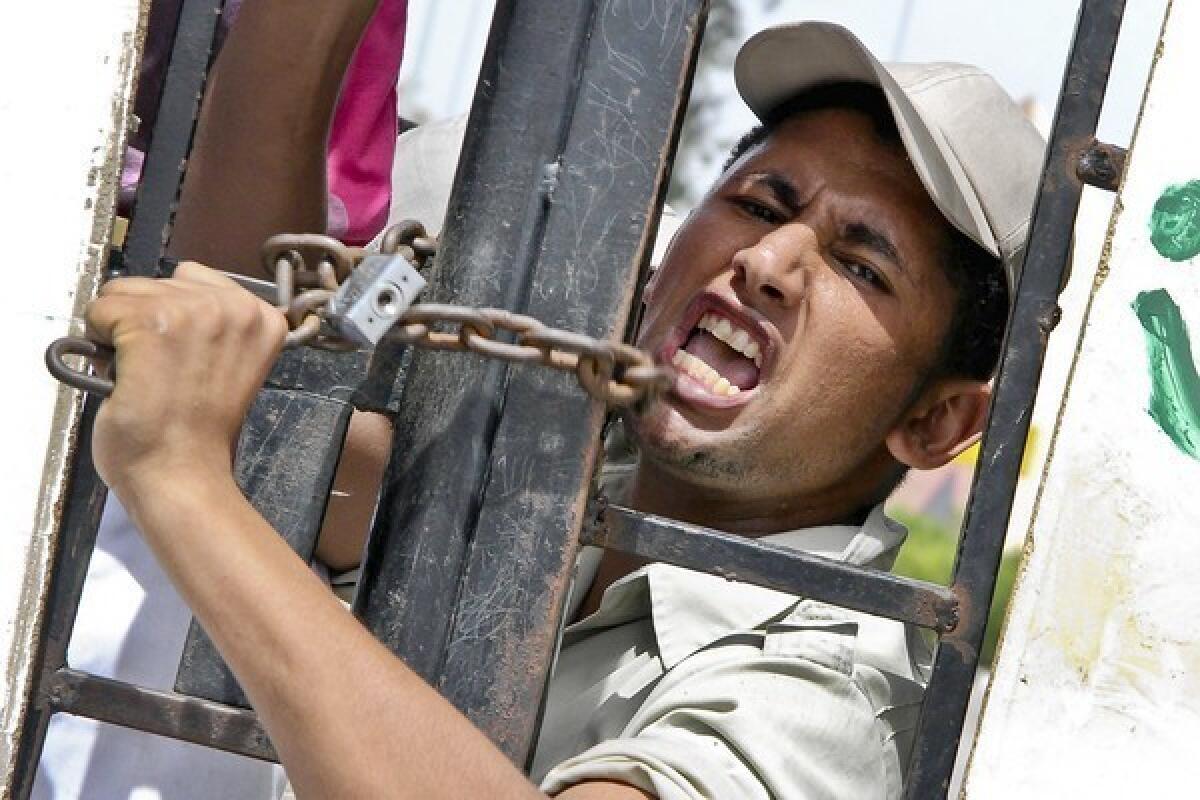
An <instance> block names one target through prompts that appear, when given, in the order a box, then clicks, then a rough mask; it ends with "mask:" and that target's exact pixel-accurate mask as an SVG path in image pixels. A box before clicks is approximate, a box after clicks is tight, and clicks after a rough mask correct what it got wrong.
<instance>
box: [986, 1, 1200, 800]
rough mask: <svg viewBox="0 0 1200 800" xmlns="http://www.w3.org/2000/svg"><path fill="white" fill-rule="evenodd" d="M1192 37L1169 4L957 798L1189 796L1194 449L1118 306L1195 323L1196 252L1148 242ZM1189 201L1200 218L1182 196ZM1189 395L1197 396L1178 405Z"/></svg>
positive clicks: (1190, 163)
mask: <svg viewBox="0 0 1200 800" xmlns="http://www.w3.org/2000/svg"><path fill="white" fill-rule="evenodd" d="M1130 6H1131V9H1132V10H1136V7H1137V6H1136V3H1131V4H1130ZM1198 36H1200V5H1197V4H1195V3H1191V2H1175V3H1174V4H1173V6H1172V8H1171V11H1170V16H1169V19H1168V23H1167V28H1166V33H1165V36H1164V39H1163V42H1162V56H1161V59H1160V60H1159V62H1158V65H1157V68H1156V71H1155V73H1154V77H1153V81H1152V83H1151V86H1150V90H1149V94H1148V97H1147V100H1146V105H1145V109H1144V114H1143V118H1142V121H1141V125H1140V127H1139V129H1138V132H1137V135H1136V139H1135V141H1134V146H1133V150H1132V154H1131V162H1130V168H1129V171H1128V173H1127V179H1126V183H1125V186H1124V188H1123V190H1122V193H1121V197H1120V200H1119V208H1120V209H1121V210H1120V213H1119V216H1118V217H1117V219H1116V222H1115V225H1114V228H1113V230H1112V232H1111V254H1110V256H1109V258H1108V259H1107V261H1104V262H1102V263H1101V268H1100V271H1099V272H1098V273H1097V280H1096V282H1095V285H1094V287H1093V289H1092V292H1091V306H1090V311H1089V314H1088V316H1087V318H1086V321H1085V325H1084V329H1083V335H1082V343H1081V348H1080V349H1079V351H1078V355H1077V357H1076V362H1075V373H1074V376H1073V379H1072V382H1071V385H1070V389H1069V394H1068V396H1067V399H1066V401H1065V403H1064V405H1063V409H1062V414H1061V417H1060V423H1059V430H1058V431H1057V434H1056V436H1055V440H1054V442H1053V445H1052V455H1051V457H1050V460H1049V462H1048V465H1047V471H1046V474H1045V476H1044V479H1043V487H1042V488H1043V491H1042V497H1041V502H1040V504H1039V505H1038V507H1037V508H1036V513H1035V517H1034V522H1033V525H1032V529H1031V532H1030V538H1029V540H1028V542H1027V558H1026V563H1025V566H1024V572H1023V574H1022V576H1021V578H1020V581H1019V584H1018V588H1017V591H1016V593H1015V595H1014V598H1013V602H1012V606H1011V608H1010V612H1009V620H1008V623H1007V628H1006V631H1005V637H1004V641H1003V644H1002V646H1001V649H1000V654H999V657H998V661H997V666H996V671H995V675H994V678H993V684H992V689H991V692H990V695H989V698H988V700H987V705H986V707H985V711H984V716H983V722H982V727H981V732H980V735H979V738H978V739H977V742H976V747H975V752H974V755H973V759H972V764H971V767H970V769H969V771H968V776H967V782H966V793H965V796H966V797H968V798H970V800H988V799H989V798H1011V797H1031V798H1040V797H1087V798H1089V799H1090V798H1097V799H1099V798H1109V797H1112V798H1125V797H1131V796H1136V797H1141V796H1150V795H1158V796H1169V797H1174V796H1191V795H1192V794H1194V793H1195V789H1194V786H1195V781H1194V777H1193V774H1194V766H1195V764H1194V760H1195V759H1194V755H1195V752H1196V746H1197V742H1200V581H1197V580H1196V575H1197V571H1198V570H1200V505H1198V504H1197V503H1196V502H1195V498H1196V496H1197V491H1198V489H1200V461H1198V460H1197V458H1196V457H1194V456H1192V455H1189V454H1188V453H1186V452H1184V450H1183V449H1181V448H1180V447H1179V446H1177V445H1176V443H1175V442H1174V441H1172V439H1171V438H1169V437H1168V435H1167V434H1166V432H1165V428H1164V426H1162V425H1160V424H1159V423H1158V422H1156V420H1155V419H1154V418H1152V417H1151V416H1150V414H1149V413H1148V411H1147V408H1148V400H1149V398H1150V394H1151V386H1152V382H1151V378H1150V375H1151V369H1152V364H1151V362H1150V359H1149V358H1148V351H1147V345H1146V335H1145V331H1144V328H1143V325H1142V323H1141V322H1140V321H1139V318H1138V316H1137V315H1136V314H1135V312H1134V310H1133V304H1134V302H1135V300H1136V299H1137V297H1138V295H1139V293H1141V292H1144V291H1152V290H1157V289H1165V290H1166V291H1168V292H1169V293H1170V296H1171V297H1172V298H1173V300H1174V302H1175V303H1177V304H1178V306H1179V307H1180V309H1181V311H1182V316H1183V318H1184V320H1185V321H1186V323H1187V325H1188V329H1189V330H1190V332H1191V334H1192V336H1193V337H1194V336H1196V334H1197V332H1200V272H1197V270H1200V259H1198V258H1196V257H1192V258H1190V259H1187V260H1182V261H1173V260H1170V259H1168V258H1166V257H1164V256H1163V255H1162V254H1161V253H1160V252H1159V251H1158V249H1156V247H1155V246H1154V245H1153V243H1152V241H1151V239H1150V224H1151V216H1152V210H1153V208H1154V206H1155V203H1156V202H1157V201H1158V200H1159V198H1160V196H1161V195H1162V193H1163V192H1164V190H1165V189H1166V188H1167V187H1168V186H1171V185H1176V184H1184V183H1187V182H1188V181H1192V180H1196V179H1200V151H1197V149H1196V147H1195V143H1194V141H1193V137H1194V135H1195V133H1194V131H1195V128H1196V124H1197V123H1198V122H1200V115H1198V114H1197V112H1196V106H1195V99H1194V94H1195V91H1194V85H1193V82H1194V76H1195V75H1197V74H1200V52H1197V50H1196V49H1195V47H1194V46H1193V43H1194V41H1195V40H1196V37H1198ZM1195 214H1196V216H1194V217H1193V220H1192V221H1193V222H1195V223H1200V207H1197V208H1196V209H1195ZM1198 353H1200V350H1197V351H1195V352H1193V354H1192V355H1193V356H1195V355H1197V354H1198ZM1185 360H1186V359H1185ZM1160 366H1161V365H1160ZM1176 366H1177V367H1179V366H1180V365H1179V364H1177V365H1176ZM1184 371H1186V370H1181V369H1177V371H1176V373H1175V374H1176V376H1177V377H1178V376H1180V375H1182V374H1183V372H1184ZM1183 382H1185V383H1186V381H1183ZM1192 402H1195V403H1200V396H1198V397H1188V398H1187V399H1186V400H1185V402H1184V405H1188V404H1190V403H1192Z"/></svg>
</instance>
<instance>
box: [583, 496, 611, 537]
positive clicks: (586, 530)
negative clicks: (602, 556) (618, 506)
mask: <svg viewBox="0 0 1200 800" xmlns="http://www.w3.org/2000/svg"><path fill="white" fill-rule="evenodd" d="M608 504H609V501H608V497H607V496H606V495H605V494H604V492H603V490H600V489H597V490H596V491H594V492H592V496H591V497H589V498H588V502H587V510H586V511H585V512H584V517H583V519H584V522H583V526H582V527H581V529H580V531H579V541H580V543H581V544H585V545H589V546H591V547H603V548H607V547H608V544H607V542H608V537H609V534H610V533H611V532H610V531H609V528H608V515H607V511H608Z"/></svg>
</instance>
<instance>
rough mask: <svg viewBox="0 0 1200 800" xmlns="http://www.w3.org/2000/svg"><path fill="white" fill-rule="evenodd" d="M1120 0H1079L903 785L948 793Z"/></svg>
mask: <svg viewBox="0 0 1200 800" xmlns="http://www.w3.org/2000/svg"><path fill="white" fill-rule="evenodd" d="M1124 10H1125V3H1124V0H1084V2H1083V5H1082V7H1081V8H1080V12H1079V19H1078V21H1077V23H1076V28H1075V38H1074V42H1073V43H1072V45H1071V54H1070V56H1069V58H1068V61H1067V67H1066V71H1065V73H1064V75H1063V83H1062V91H1061V93H1060V95H1059V101H1058V111H1057V113H1056V115H1055V119H1054V128H1053V130H1052V131H1051V134H1050V143H1049V147H1048V149H1047V153H1046V162H1045V166H1044V168H1043V171H1042V182H1041V189H1040V191H1039V193H1038V198H1037V204H1036V206H1035V207H1034V215H1033V222H1032V224H1031V227H1030V233H1029V244H1028V248H1027V250H1026V256H1025V263H1024V267H1023V269H1022V270H1021V278H1020V282H1019V283H1018V285H1017V291H1016V296H1015V297H1014V300H1013V309H1012V314H1011V317H1010V320H1011V321H1010V324H1009V330H1008V337H1007V339H1006V341H1005V347H1004V356H1003V358H1002V360H1001V363H1000V371H999V374H998V375H997V377H996V391H995V396H994V399H993V401H992V408H991V414H990V416H989V418H988V425H987V430H986V432H985V434H984V437H983V447H982V452H981V454H980V457H979V466H978V467H977V468H976V471H975V480H974V483H973V484H972V487H971V498H970V502H969V504H968V507H967V514H966V519H965V521H964V523H963V532H962V536H961V539H960V541H959V550H958V558H957V561H956V563H955V565H954V578H953V582H952V584H951V588H952V589H953V591H954V593H955V594H956V595H958V596H959V597H960V598H961V604H962V607H961V622H960V623H959V626H958V627H957V628H956V629H955V630H954V631H953V632H951V633H949V634H947V635H945V636H943V637H942V639H941V642H940V644H939V646H938V650H937V656H936V659H935V662H934V671H933V675H932V678H931V679H930V682H929V687H928V689H927V690H926V692H925V702H924V704H923V705H922V707H921V719H920V722H919V724H918V729H917V735H916V740H915V744H914V746H913V758H912V762H911V767H910V771H909V778H908V786H907V788H906V794H905V796H906V797H908V798H911V800H927V798H938V797H944V796H945V795H946V792H947V789H948V786H949V782H950V775H951V772H952V770H953V769H954V760H955V756H956V753H957V750H958V748H957V746H956V745H957V742H958V739H959V737H960V735H961V733H962V726H963V719H964V716H965V714H966V709H967V701H968V699H969V697H970V693H971V686H972V684H973V681H974V678H975V669H976V666H977V665H978V662H979V648H980V646H981V645H982V643H983V632H984V628H985V627H986V625H987V617H988V609H989V608H990V606H991V601H992V593H993V591H994V590H995V587H996V573H997V571H998V570H999V567H1000V557H1001V555H1002V554H1003V550H1004V537H1005V534H1006V532H1007V530H1008V520H1009V515H1010V513H1011V511H1012V500H1013V494H1014V493H1015V491H1016V488H1017V478H1018V476H1019V475H1020V470H1021V458H1022V455H1023V453H1024V443H1025V441H1026V436H1027V434H1028V431H1029V422H1030V415H1031V413H1032V410H1033V401H1034V398H1035V397H1036V396H1037V389H1038V379H1039V378H1040V376H1041V371H1042V359H1043V358H1044V357H1045V352H1046V342H1047V339H1048V337H1049V333H1050V330H1051V329H1052V328H1053V323H1054V322H1055V321H1056V320H1057V309H1058V292H1059V289H1060V287H1061V286H1062V281H1063V277H1064V275H1065V274H1066V270H1067V268H1068V260H1069V258H1070V252H1071V239H1072V231H1073V230H1074V227H1075V214H1076V212H1077V211H1078V209H1079V198H1080V195H1081V194H1082V191H1083V182H1082V179H1081V177H1080V176H1079V174H1078V172H1077V170H1078V169H1079V160H1078V155H1079V153H1082V152H1087V151H1088V150H1089V149H1091V148H1092V144H1093V142H1094V141H1095V140H1094V136H1095V131H1096V123H1097V121H1098V120H1099V117H1100V107H1101V105H1102V103H1103V101H1104V91H1105V87H1106V86H1107V84H1108V74H1109V69H1110V67H1111V65H1112V57H1113V52H1114V50H1115V48H1116V44H1117V36H1118V34H1119V32H1120V30H1121V19H1122V17H1123V15H1124Z"/></svg>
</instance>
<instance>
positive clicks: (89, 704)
mask: <svg viewBox="0 0 1200 800" xmlns="http://www.w3.org/2000/svg"><path fill="white" fill-rule="evenodd" d="M45 696H46V699H47V702H48V704H49V706H50V707H51V708H52V709H53V710H54V711H61V712H65V713H67V714H75V715H76V716H80V717H87V718H88V719H95V720H100V721H101V722H109V723H112V724H113V725H121V726H124V727H126V728H134V729H137V730H140V731H145V732H147V733H156V734H158V735H159V736H168V737H170V738H172V739H180V740H182V741H185V742H193V743H195V744H202V745H205V746H206V747H215V748H217V749H220V750H225V751H228V752H230V753H237V754H239V755H243V756H249V757H250V758H257V759H261V760H263V761H278V760H279V758H278V756H276V755H275V748H274V747H273V746H272V745H271V740H270V739H268V738H267V733H266V731H265V730H263V727H262V724H261V723H259V721H258V715H257V714H255V713H254V712H253V711H245V710H242V709H238V708H230V707H228V706H223V705H221V704H220V703H214V702H212V701H210V700H201V699H199V698H196V697H188V696H187V695H182V694H175V693H174V692H164V691H159V690H157V689H147V688H145V687H142V686H134V685H132V684H129V683H124V682H122V681H115V680H112V679H110V678H102V677H100V676H99V675H92V674H90V673H87V672H81V671H80V670H75V669H69V668H64V669H60V670H58V671H57V672H55V673H53V675H52V677H51V678H50V679H49V680H48V681H47V682H46V686H45Z"/></svg>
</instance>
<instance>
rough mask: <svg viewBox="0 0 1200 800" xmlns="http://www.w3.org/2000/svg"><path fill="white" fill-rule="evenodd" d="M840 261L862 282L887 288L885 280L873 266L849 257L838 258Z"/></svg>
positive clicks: (847, 270) (879, 287)
mask: <svg viewBox="0 0 1200 800" xmlns="http://www.w3.org/2000/svg"><path fill="white" fill-rule="evenodd" d="M838 260H839V261H841V262H842V267H843V268H844V269H845V270H846V272H849V273H850V274H851V275H852V276H853V277H854V278H855V279H857V280H860V281H862V282H863V283H867V284H870V285H871V286H874V287H875V288H876V289H883V290H886V289H887V281H885V280H884V279H883V276H882V275H880V274H879V272H878V271H876V270H875V269H874V268H873V267H870V266H868V265H866V264H864V263H862V262H861V261H855V260H854V259H851V258H842V259H838Z"/></svg>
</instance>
